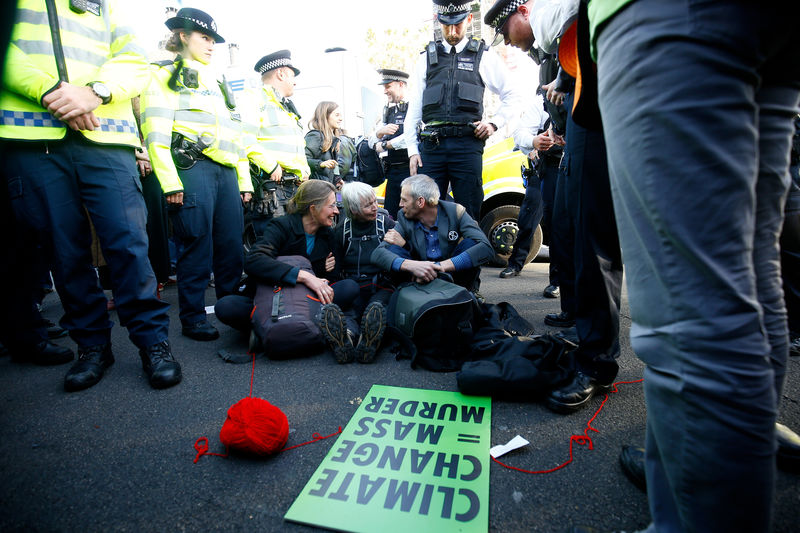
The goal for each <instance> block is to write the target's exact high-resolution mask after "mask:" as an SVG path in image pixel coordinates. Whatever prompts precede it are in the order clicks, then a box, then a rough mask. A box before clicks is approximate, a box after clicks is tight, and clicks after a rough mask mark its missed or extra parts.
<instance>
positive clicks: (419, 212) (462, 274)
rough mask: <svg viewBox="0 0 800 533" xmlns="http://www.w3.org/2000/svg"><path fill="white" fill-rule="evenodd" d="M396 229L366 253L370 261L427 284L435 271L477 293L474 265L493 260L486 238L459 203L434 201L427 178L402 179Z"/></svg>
mask: <svg viewBox="0 0 800 533" xmlns="http://www.w3.org/2000/svg"><path fill="white" fill-rule="evenodd" d="M400 209H401V211H400V212H398V214H397V225H396V226H395V228H394V229H393V230H390V231H388V232H387V233H386V235H385V237H384V239H383V242H382V243H381V245H380V246H379V247H378V248H376V249H375V251H374V252H373V253H372V262H373V263H374V264H376V265H378V266H380V267H381V268H383V269H384V270H388V271H391V272H407V273H409V274H410V275H411V279H413V280H414V281H417V282H420V283H427V282H429V281H432V280H433V279H434V278H436V277H437V276H438V275H439V273H440V272H447V273H449V274H450V275H452V276H453V280H454V281H455V283H457V284H459V285H461V286H463V287H465V288H466V289H467V290H470V291H472V292H475V291H477V289H478V284H479V279H478V277H479V275H480V267H481V265H483V264H486V263H487V262H488V261H489V259H491V258H492V257H494V251H493V250H492V246H491V244H489V239H487V238H486V235H484V233H483V232H482V231H481V229H480V228H479V227H478V224H477V223H476V222H475V220H474V219H473V218H472V217H471V216H469V214H468V213H467V212H466V209H464V207H463V206H462V205H460V204H456V203H452V202H440V201H439V187H438V186H437V185H436V182H435V181H433V179H432V178H430V177H429V176H426V175H424V174H417V175H416V176H411V177H410V178H406V179H405V180H403V183H402V188H401V192H400Z"/></svg>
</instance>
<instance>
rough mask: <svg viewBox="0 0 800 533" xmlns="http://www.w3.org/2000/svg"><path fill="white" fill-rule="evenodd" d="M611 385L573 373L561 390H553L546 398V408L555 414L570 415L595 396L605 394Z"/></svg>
mask: <svg viewBox="0 0 800 533" xmlns="http://www.w3.org/2000/svg"><path fill="white" fill-rule="evenodd" d="M610 388H611V383H609V384H607V385H605V384H601V383H600V382H599V381H597V380H596V379H594V378H593V377H591V376H587V375H586V374H584V373H583V372H580V371H578V372H575V377H574V378H572V380H571V381H570V382H569V383H567V384H566V385H564V386H563V387H561V388H558V389H555V390H553V391H552V392H551V393H550V396H548V397H547V407H549V408H550V409H552V410H553V411H555V412H557V413H562V414H566V413H572V412H575V411H577V410H579V409H582V408H583V407H585V406H586V404H587V403H589V400H591V399H592V398H593V397H594V395H595V394H601V393H604V392H607V391H608V390H609V389H610Z"/></svg>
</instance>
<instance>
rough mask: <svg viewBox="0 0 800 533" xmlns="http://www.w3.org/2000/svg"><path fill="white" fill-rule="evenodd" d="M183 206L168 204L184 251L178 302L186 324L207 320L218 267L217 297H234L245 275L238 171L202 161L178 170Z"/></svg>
mask: <svg viewBox="0 0 800 533" xmlns="http://www.w3.org/2000/svg"><path fill="white" fill-rule="evenodd" d="M178 175H179V176H180V179H181V183H182V184H183V205H180V206H179V205H175V204H169V208H168V209H169V217H170V220H171V221H172V228H173V232H174V234H175V236H176V237H177V238H178V239H179V240H180V244H181V245H182V248H181V249H180V252H179V254H178V262H177V276H178V301H179V304H180V318H181V323H183V324H184V325H187V326H188V325H191V324H195V323H197V322H201V321H203V320H206V311H205V293H206V288H207V287H208V282H209V279H210V277H211V272H212V268H213V272H214V286H215V291H216V296H217V299H219V298H222V297H223V296H226V295H228V294H232V293H233V292H234V290H235V289H236V286H237V284H238V283H239V280H240V279H241V277H242V268H243V253H244V252H243V248H242V232H243V231H244V217H243V214H242V200H241V196H240V195H239V184H238V182H237V179H236V170H235V169H234V168H232V167H226V166H223V165H220V164H219V163H216V162H214V161H211V160H210V159H201V160H200V161H197V162H196V163H195V164H194V166H192V168H190V169H188V170H179V171H178Z"/></svg>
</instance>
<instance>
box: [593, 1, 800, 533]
mask: <svg viewBox="0 0 800 533" xmlns="http://www.w3.org/2000/svg"><path fill="white" fill-rule="evenodd" d="M776 5H777V4H758V5H756V4H754V3H749V2H738V1H717V2H699V1H696V0H683V1H679V0H676V1H674V2H661V1H658V0H637V1H635V2H633V3H631V4H630V5H628V6H627V7H625V8H624V9H623V10H622V11H620V12H619V13H618V14H617V15H616V16H615V17H614V18H612V19H611V20H610V21H609V22H608V23H607V25H606V26H605V27H604V28H602V29H601V31H600V34H599V38H598V41H597V45H598V62H597V67H598V80H599V103H600V110H601V112H602V116H603V123H604V130H605V135H606V140H607V143H608V145H607V151H608V157H609V169H610V172H611V186H612V194H613V198H614V203H615V209H616V217H617V224H618V227H619V233H620V241H621V244H622V248H623V256H624V258H625V266H626V274H627V283H628V296H629V302H630V307H631V318H632V320H633V325H632V327H631V343H632V345H633V348H634V350H635V351H636V353H637V355H638V356H639V357H640V358H641V359H642V360H643V361H644V362H645V363H646V365H647V367H646V370H645V398H646V401H647V413H648V420H647V436H646V449H647V458H646V473H647V486H648V497H649V499H650V511H651V515H652V518H653V525H652V526H651V529H652V530H655V531H658V532H659V533H661V532H673V531H675V532H677V531H681V532H716V531H748V532H761V531H769V529H770V521H771V515H772V510H771V503H772V497H773V492H774V478H775V457H774V451H775V440H774V425H775V418H776V413H777V407H778V400H779V398H780V395H781V387H782V384H783V377H784V372H785V365H786V357H787V354H788V345H787V329H786V311H785V308H784V304H783V294H782V292H781V286H780V270H779V266H778V265H779V263H778V235H779V233H780V228H781V223H782V220H783V219H782V213H783V206H784V201H785V198H786V193H787V190H788V185H789V176H788V167H789V142H790V137H791V134H792V131H793V125H792V118H793V115H794V114H795V113H796V112H797V111H796V110H797V105H798V100H799V99H800V64H799V63H798V59H800V56H799V55H798V54H797V49H796V41H795V40H794V39H793V37H792V36H793V35H794V30H793V28H792V25H793V24H794V23H795V21H796V20H798V15H800V12H799V10H798V6H797V4H792V7H786V6H789V4H781V6H782V9H778V8H777V7H775V6H776Z"/></svg>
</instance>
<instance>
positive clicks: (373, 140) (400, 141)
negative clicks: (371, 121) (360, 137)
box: [367, 100, 406, 155]
mask: <svg viewBox="0 0 800 533" xmlns="http://www.w3.org/2000/svg"><path fill="white" fill-rule="evenodd" d="M403 101H405V100H403ZM388 105H389V107H391V106H396V105H399V103H398V104H388ZM385 125H386V123H385V122H384V121H383V120H381V121H380V123H379V124H378V125H377V126H375V131H373V132H372V134H371V135H370V136H369V140H368V141H367V143H368V144H369V147H370V148H372V149H373V150H374V149H375V145H376V144H378V142H379V141H380V139H378V136H377V135H376V132H377V131H378V130H379V129H381V128H382V127H384V126H385ZM391 143H392V149H393V150H402V149H403V148H405V147H406V136H405V130H403V135H401V136H399V137H395V138H394V139H392V141H391ZM385 153H386V152H382V153H381V155H384V154H385Z"/></svg>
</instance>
